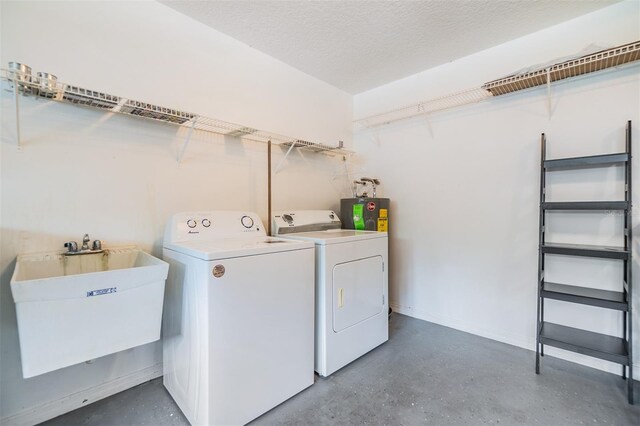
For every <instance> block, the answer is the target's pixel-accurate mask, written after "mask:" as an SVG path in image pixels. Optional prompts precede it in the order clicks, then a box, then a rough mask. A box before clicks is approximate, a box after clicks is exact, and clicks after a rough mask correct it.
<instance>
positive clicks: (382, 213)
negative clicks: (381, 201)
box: [380, 209, 388, 217]
mask: <svg viewBox="0 0 640 426" xmlns="http://www.w3.org/2000/svg"><path fill="white" fill-rule="evenodd" d="M380 217H388V216H387V209H380Z"/></svg>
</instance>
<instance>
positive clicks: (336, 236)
mask: <svg viewBox="0 0 640 426" xmlns="http://www.w3.org/2000/svg"><path fill="white" fill-rule="evenodd" d="M286 238H294V239H296V240H302V241H313V242H314V243H316V244H319V245H328V244H341V243H349V242H352V241H363V240H372V239H377V238H387V233H386V232H377V231H356V230H354V229H328V230H326V231H313V232H298V233H294V234H287V236H286Z"/></svg>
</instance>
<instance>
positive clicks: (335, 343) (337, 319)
mask: <svg viewBox="0 0 640 426" xmlns="http://www.w3.org/2000/svg"><path fill="white" fill-rule="evenodd" d="M273 225H274V228H273V229H274V230H275V232H276V234H278V235H279V236H281V237H286V238H290V239H295V240H299V241H311V242H313V243H314V244H315V246H316V309H315V312H316V333H315V352H316V353H315V370H316V371H317V372H318V374H320V375H321V376H328V375H330V374H332V373H333V372H335V371H337V370H338V369H340V368H342V367H344V366H345V365H347V364H349V363H350V362H352V361H353V360H355V359H357V358H359V357H361V356H362V355H364V354H365V353H367V352H369V351H370V350H372V349H374V348H376V347H377V346H379V345H381V344H382V343H384V342H386V341H387V340H388V339H389V317H388V312H387V311H388V309H389V297H388V271H387V264H388V261H387V258H388V238H387V233H386V232H375V231H355V230H347V229H340V226H341V223H340V219H339V218H338V215H337V214H335V213H334V212H333V211H330V210H313V211H311V210H301V211H291V212H282V213H276V214H275V215H274V216H273Z"/></svg>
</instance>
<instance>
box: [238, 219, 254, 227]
mask: <svg viewBox="0 0 640 426" xmlns="http://www.w3.org/2000/svg"><path fill="white" fill-rule="evenodd" d="M240 222H241V223H242V226H244V227H245V228H251V227H252V226H253V219H251V217H250V216H242V219H240Z"/></svg>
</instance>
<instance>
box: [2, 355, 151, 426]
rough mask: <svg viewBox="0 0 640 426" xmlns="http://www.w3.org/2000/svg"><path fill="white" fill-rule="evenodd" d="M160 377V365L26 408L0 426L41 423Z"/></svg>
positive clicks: (3, 419) (5, 419) (9, 417)
mask: <svg viewBox="0 0 640 426" xmlns="http://www.w3.org/2000/svg"><path fill="white" fill-rule="evenodd" d="M160 376H162V363H159V364H156V365H153V366H151V367H147V368H145V369H143V370H139V371H136V372H134V373H131V374H128V375H126V376H122V377H118V378H117V379H114V380H111V381H108V382H105V383H101V384H99V385H97V386H94V387H91V388H88V389H84V390H82V391H80V392H76V393H73V394H71V395H67V396H65V397H62V398H60V399H57V400H55V401H49V402H47V403H45V404H42V405H38V406H36V407H30V408H27V409H25V410H22V411H20V412H18V413H16V414H13V415H11V416H8V417H4V418H2V419H0V424H2V425H11V426H31V425H35V424H38V423H42V422H44V421H46V420H50V419H53V418H54V417H58V416H60V415H62V414H65V413H68V412H70V411H73V410H75V409H77V408H80V407H84V406H85V405H87V404H91V403H92V402H96V401H99V400H101V399H103V398H106V397H108V396H111V395H114V394H116V393H118V392H122V391H123V390H126V389H129V388H131V387H134V386H137V385H139V384H142V383H144V382H147V381H149V380H152V379H155V378H156V377H160Z"/></svg>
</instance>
